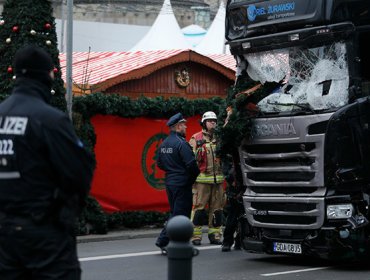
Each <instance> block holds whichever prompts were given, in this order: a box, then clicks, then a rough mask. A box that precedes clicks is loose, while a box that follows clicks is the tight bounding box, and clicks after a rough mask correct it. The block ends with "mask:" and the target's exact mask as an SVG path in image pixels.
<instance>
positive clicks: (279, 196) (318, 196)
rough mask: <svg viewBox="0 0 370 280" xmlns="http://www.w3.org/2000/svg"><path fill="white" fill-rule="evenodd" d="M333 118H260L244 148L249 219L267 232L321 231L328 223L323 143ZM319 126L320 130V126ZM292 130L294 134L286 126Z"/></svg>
mask: <svg viewBox="0 0 370 280" xmlns="http://www.w3.org/2000/svg"><path fill="white" fill-rule="evenodd" d="M330 116H331V114H321V115H312V116H296V117H289V118H288V117H280V118H266V119H256V120H255V124H254V125H255V129H254V130H253V129H252V131H253V132H254V134H253V137H251V138H250V139H245V141H244V142H243V143H242V145H241V146H240V149H239V153H240V158H241V167H242V171H243V180H244V184H245V185H246V186H247V190H246V192H245V194H244V206H245V209H246V215H247V218H248V221H249V223H250V224H251V225H253V226H257V227H263V228H283V229H317V228H319V227H321V226H322V224H323V221H324V214H325V211H324V210H325V207H324V195H325V193H326V188H325V186H324V141H325V129H326V128H325V126H324V125H321V124H327V121H328V119H329V118H330ZM318 124H320V126H318ZM287 127H289V130H284V128H287Z"/></svg>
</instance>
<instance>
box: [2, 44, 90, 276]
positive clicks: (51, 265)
mask: <svg viewBox="0 0 370 280" xmlns="http://www.w3.org/2000/svg"><path fill="white" fill-rule="evenodd" d="M13 66H14V67H15V73H16V81H15V86H14V89H13V91H12V93H11V95H10V96H9V97H8V98H7V99H6V100H5V101H3V102H2V103H1V104H0V279H4V280H5V279H6V280H18V279H19V280H21V279H22V280H24V279H27V280H33V279H34V280H46V279H63V280H66V279H68V280H77V279H80V275H81V269H80V265H79V262H78V259H77V253H76V241H75V236H74V223H75V218H76V216H77V215H78V213H79V212H80V210H81V207H82V206H83V202H84V201H85V198H86V196H87V195H88V192H89V189H90V183H91V180H92V175H93V169H94V163H93V159H92V157H91V155H90V154H88V153H87V151H86V150H85V149H84V147H83V145H82V143H81V141H80V140H79V139H78V138H77V136H76V134H75V132H74V128H73V126H72V124H71V122H70V120H69V118H68V116H67V115H66V114H65V113H63V112H61V111H59V110H58V109H56V108H54V107H52V106H50V105H49V104H48V102H49V100H50V98H51V87H52V83H53V78H54V75H53V68H54V66H53V62H52V59H51V57H50V55H49V54H48V53H47V52H46V51H44V50H43V49H42V48H40V47H36V46H26V47H24V48H22V49H20V50H19V51H18V52H17V53H16V55H15V59H14V65H13Z"/></svg>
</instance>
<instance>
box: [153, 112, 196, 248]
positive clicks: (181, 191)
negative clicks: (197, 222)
mask: <svg viewBox="0 0 370 280" xmlns="http://www.w3.org/2000/svg"><path fill="white" fill-rule="evenodd" d="M167 126H168V127H169V128H170V135H169V136H168V137H167V138H166V139H165V140H164V141H163V143H162V144H161V145H160V146H159V148H158V159H157V165H158V167H159V168H160V169H162V170H164V171H165V174H166V175H165V176H166V178H165V184H166V192H167V197H168V202H169V204H170V218H172V217H174V216H176V215H184V216H186V217H188V218H190V214H191V207H192V190H191V187H192V185H193V184H194V181H195V179H196V178H197V176H198V174H199V168H198V166H197V163H196V161H195V157H194V153H193V151H192V149H191V147H190V145H189V143H188V142H186V140H185V133H186V120H185V119H184V118H183V116H182V114H181V113H177V114H176V115H174V116H172V117H171V118H170V119H169V120H168V122H167ZM168 243H169V238H168V235H167V231H166V227H164V228H163V230H162V232H161V233H160V235H159V237H158V238H157V241H156V243H155V245H156V246H157V247H159V248H160V249H161V250H162V252H163V253H165V252H166V249H165V247H166V246H167V244H168Z"/></svg>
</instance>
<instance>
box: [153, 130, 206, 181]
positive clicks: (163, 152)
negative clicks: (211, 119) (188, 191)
mask: <svg viewBox="0 0 370 280" xmlns="http://www.w3.org/2000/svg"><path fill="white" fill-rule="evenodd" d="M157 165H158V167H159V168H160V169H162V170H164V171H165V172H166V179H165V183H166V186H168V187H169V186H172V187H184V186H191V185H192V184H193V183H194V181H195V179H196V177H197V176H198V174H199V168H198V166H197V164H196V161H195V157H194V153H193V151H192V149H191V147H190V145H189V143H188V142H186V140H185V138H184V137H182V136H181V135H180V134H178V133H176V132H174V131H171V133H170V135H169V136H168V137H167V138H166V139H165V140H164V141H163V142H162V144H161V145H160V146H159V150H158V159H157Z"/></svg>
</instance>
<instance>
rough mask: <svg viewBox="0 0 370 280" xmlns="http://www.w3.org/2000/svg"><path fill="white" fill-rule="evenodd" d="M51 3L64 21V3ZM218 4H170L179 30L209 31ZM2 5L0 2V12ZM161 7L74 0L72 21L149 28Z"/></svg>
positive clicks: (201, 0)
mask: <svg viewBox="0 0 370 280" xmlns="http://www.w3.org/2000/svg"><path fill="white" fill-rule="evenodd" d="M51 1H52V2H53V8H54V17H55V18H58V19H61V18H63V16H64V17H65V13H66V5H65V4H66V2H67V0H51ZM220 1H225V0H172V1H171V4H172V7H173V10H174V14H175V17H176V19H177V21H178V23H179V25H180V27H185V26H188V25H190V24H197V25H199V26H201V27H203V28H208V27H209V26H210V24H211V22H212V20H213V18H214V16H215V14H216V12H217V9H218V7H219V5H220ZM4 2H5V0H0V12H2V9H3V3H4ZM62 2H64V5H62ZM162 4H163V0H114V1H112V0H74V7H73V14H74V15H73V17H74V19H75V20H84V21H96V22H105V23H120V24H133V25H146V26H150V25H152V24H153V22H154V21H155V19H156V17H157V15H158V13H159V11H160V9H161V7H162Z"/></svg>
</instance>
